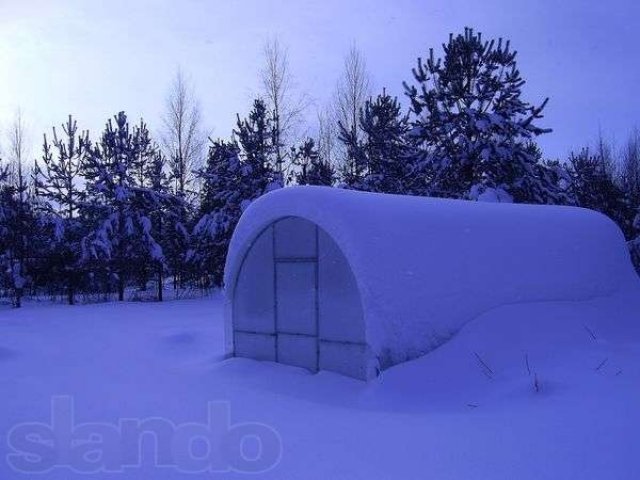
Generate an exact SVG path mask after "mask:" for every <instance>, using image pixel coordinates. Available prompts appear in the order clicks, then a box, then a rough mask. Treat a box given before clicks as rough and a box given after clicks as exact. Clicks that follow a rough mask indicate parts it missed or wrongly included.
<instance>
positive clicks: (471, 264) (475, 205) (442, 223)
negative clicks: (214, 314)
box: [225, 186, 637, 363]
mask: <svg viewBox="0 0 640 480" xmlns="http://www.w3.org/2000/svg"><path fill="white" fill-rule="evenodd" d="M286 217H301V218H303V219H306V220H308V221H311V222H313V223H315V224H317V225H318V226H319V227H320V228H322V229H323V230H324V231H325V232H326V233H327V234H329V235H330V236H331V237H332V238H333V240H334V241H335V242H336V244H337V245H338V246H339V247H340V248H341V249H342V252H343V254H344V255H345V257H346V259H347V261H348V263H349V265H350V267H351V269H352V272H353V274H354V276H355V279H356V282H357V285H358V288H359V291H360V295H361V301H362V305H363V309H364V317H365V323H366V328H367V341H368V343H369V345H370V346H371V347H372V348H373V349H374V350H375V351H377V352H378V353H380V354H383V355H385V356H388V357H389V358H390V359H392V363H397V362H398V361H402V360H404V359H406V358H412V357H415V356H417V355H420V354H422V353H425V352H426V351H429V350H430V349H432V348H435V347H436V346H438V345H440V344H441V343H443V342H444V341H445V340H446V339H448V338H449V337H451V336H452V335H453V334H454V333H456V332H457V331H458V330H459V329H460V328H461V327H462V326H463V325H464V324H466V323H467V322H469V321H470V320H472V319H473V318H475V317H477V316H479V315H481V314H483V313H484V312H486V311H488V310H491V309H493V308H496V307H498V306H501V305H505V304H513V303H526V302H540V301H558V300H569V301H579V300H587V299H591V298H594V297H598V296H606V295H610V294H613V293H615V292H617V291H619V290H624V289H629V288H637V276H636V274H635V272H634V270H633V267H632V265H631V263H630V260H629V256H628V252H627V250H626V246H625V243H624V238H623V236H622V234H621V232H620V231H619V229H618V228H617V226H616V225H615V224H614V223H613V222H612V221H611V220H609V219H608V218H607V217H605V216H603V215H601V214H599V213H596V212H593V211H590V210H586V209H581V208H574V207H560V206H536V205H516V204H504V203H483V202H470V201H464V200H448V199H435V198H426V197H413V196H399V195H386V194H375V193H364V192H355V191H349V190H343V189H338V188H330V187H310V186H305V187H290V188H284V189H280V190H277V191H274V192H271V193H269V194H267V195H264V196H263V197H261V198H260V199H258V200H257V201H255V202H254V203H252V204H251V205H250V206H249V208H248V209H247V210H246V211H245V212H244V214H243V216H242V218H241V220H240V222H239V224H238V226H237V228H236V231H235V233H234V235H233V238H232V241H231V246H230V249H229V253H228V256H227V263H226V268H225V285H226V286H227V295H228V296H229V298H231V296H232V294H233V285H234V282H235V278H236V276H237V274H238V271H239V269H240V266H241V263H242V259H243V258H244V256H245V254H246V252H247V251H248V249H249V248H250V246H251V244H252V241H253V240H255V239H256V238H257V236H258V235H259V234H260V232H262V231H263V230H264V229H265V228H267V227H268V226H269V225H271V224H273V223H274V222H276V221H278V220H280V219H282V218H286Z"/></svg>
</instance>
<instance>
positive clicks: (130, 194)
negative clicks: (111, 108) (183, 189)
mask: <svg viewBox="0 0 640 480" xmlns="http://www.w3.org/2000/svg"><path fill="white" fill-rule="evenodd" d="M147 154H149V155H150V154H153V149H152V147H151V144H150V138H149V135H148V131H147V128H146V125H145V124H144V123H143V122H141V123H140V125H139V126H136V127H134V128H133V129H130V127H129V122H128V120H127V116H126V115H125V113H124V112H120V113H119V114H118V115H116V116H115V117H114V122H112V121H111V120H109V121H108V123H107V125H106V129H105V131H104V133H103V134H102V138H101V140H100V142H99V143H98V144H97V145H95V146H93V147H92V148H91V150H90V152H89V154H88V155H87V159H86V165H85V171H84V177H85V179H86V182H87V192H88V194H89V195H90V197H91V202H87V203H86V204H85V209H86V210H87V217H88V218H91V219H92V220H93V225H92V228H91V232H90V233H89V234H88V235H87V236H86V237H85V238H84V239H83V247H84V248H83V251H84V258H85V260H86V261H87V262H88V263H91V262H97V263H98V265H99V266H100V269H102V268H103V266H104V265H106V266H107V270H108V272H109V273H110V275H111V277H112V278H111V279H113V280H115V282H116V285H117V291H118V299H119V300H121V301H122V300H124V291H125V287H126V286H127V284H128V283H129V281H130V280H131V278H133V276H134V274H135V273H137V272H139V269H140V268H143V266H144V265H146V264H151V265H155V266H156V268H159V267H160V266H162V265H164V263H165V258H164V253H163V251H162V247H161V246H160V244H159V243H158V241H157V240H156V239H155V238H154V236H153V233H154V231H153V225H152V220H151V217H150V215H151V213H152V212H154V211H157V209H158V205H159V204H160V202H161V199H160V197H159V195H158V193H157V192H154V191H153V190H152V189H151V188H149V187H148V186H144V185H140V183H139V179H138V177H137V175H138V172H139V171H140V169H141V168H142V167H141V163H142V162H143V161H145V160H146V159H147ZM111 279H110V280H111Z"/></svg>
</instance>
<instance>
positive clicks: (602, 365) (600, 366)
mask: <svg viewBox="0 0 640 480" xmlns="http://www.w3.org/2000/svg"><path fill="white" fill-rule="evenodd" d="M608 361H609V357H607V358H605V359H604V360H603V361H602V362H600V365H598V366H597V367H596V372H597V371H599V370H600V369H601V368H602V367H604V366H605V365H606V363H607V362H608Z"/></svg>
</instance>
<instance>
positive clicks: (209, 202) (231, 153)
mask: <svg viewBox="0 0 640 480" xmlns="http://www.w3.org/2000/svg"><path fill="white" fill-rule="evenodd" d="M247 174H251V170H250V169H245V168H244V167H243V165H242V162H241V160H240V149H239V147H238V145H237V144H235V142H226V141H224V140H217V141H215V142H213V143H212V145H211V146H210V147H209V154H208V156H207V161H206V164H205V167H204V168H203V169H201V170H199V171H197V172H196V175H197V177H198V178H199V179H200V181H201V183H202V189H201V191H200V210H199V220H198V222H197V223H196V225H195V227H194V229H193V232H192V235H191V240H192V245H191V249H190V251H189V255H188V259H189V262H190V263H191V265H192V267H193V269H194V271H196V272H198V275H197V277H198V279H199V280H202V281H204V282H205V286H209V285H210V284H213V285H222V279H223V275H224V262H225V259H226V255H227V248H228V246H229V242H230V241H231V235H232V234H233V230H234V228H235V226H236V224H237V222H238V220H239V219H240V216H241V215H242V211H243V209H244V208H245V207H246V206H247V205H248V203H249V201H250V200H249V199H247V197H246V195H247V192H248V191H247V190H246V186H247V184H250V182H247V178H246V177H247Z"/></svg>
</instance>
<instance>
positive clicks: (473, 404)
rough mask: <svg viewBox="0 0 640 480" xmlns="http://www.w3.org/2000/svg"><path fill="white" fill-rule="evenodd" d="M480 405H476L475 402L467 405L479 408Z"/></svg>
mask: <svg viewBox="0 0 640 480" xmlns="http://www.w3.org/2000/svg"><path fill="white" fill-rule="evenodd" d="M479 406H480V405H476V404H475V403H467V407H471V408H478V407H479Z"/></svg>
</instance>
